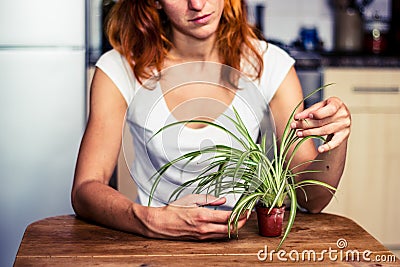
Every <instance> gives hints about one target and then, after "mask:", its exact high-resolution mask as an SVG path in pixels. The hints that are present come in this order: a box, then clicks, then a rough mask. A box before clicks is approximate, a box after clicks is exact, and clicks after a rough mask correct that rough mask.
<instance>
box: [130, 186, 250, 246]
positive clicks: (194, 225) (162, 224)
mask: <svg viewBox="0 0 400 267" xmlns="http://www.w3.org/2000/svg"><path fill="white" fill-rule="evenodd" d="M225 202H226V199H225V198H224V197H223V198H216V197H213V196H210V195H195V194H193V195H187V196H185V197H183V198H181V199H178V200H177V201H175V202H172V203H170V204H169V205H167V206H165V207H161V208H152V207H150V208H148V207H143V206H142V207H143V208H142V210H141V211H139V214H141V215H142V216H141V215H139V214H138V215H139V217H141V218H142V219H141V221H142V224H143V226H144V234H145V235H146V236H148V237H153V238H166V239H181V240H182V239H188V240H190V239H197V240H204V239H223V238H227V237H228V219H229V216H230V215H231V211H221V210H214V209H209V208H206V207H205V206H219V205H222V204H224V203H225ZM143 215H144V216H143ZM245 223H246V216H243V217H242V218H241V219H240V220H239V222H238V228H239V229H240V228H241V227H243V225H244V224H245ZM230 230H231V232H234V231H236V230H237V229H236V228H235V227H233V226H232V227H231V229H230Z"/></svg>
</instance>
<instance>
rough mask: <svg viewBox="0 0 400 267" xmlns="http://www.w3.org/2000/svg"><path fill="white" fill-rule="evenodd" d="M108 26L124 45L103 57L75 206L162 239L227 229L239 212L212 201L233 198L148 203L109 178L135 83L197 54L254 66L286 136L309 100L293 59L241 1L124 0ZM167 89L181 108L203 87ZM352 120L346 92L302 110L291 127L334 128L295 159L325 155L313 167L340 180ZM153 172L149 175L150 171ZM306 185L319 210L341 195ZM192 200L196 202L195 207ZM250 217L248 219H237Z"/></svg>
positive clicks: (223, 96)
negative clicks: (260, 31)
mask: <svg viewBox="0 0 400 267" xmlns="http://www.w3.org/2000/svg"><path fill="white" fill-rule="evenodd" d="M108 35H109V38H110V41H111V44H112V45H113V47H114V49H115V50H113V51H111V52H109V53H107V54H105V55H103V57H102V58H101V59H100V60H99V62H98V64H97V67H98V68H97V69H96V72H95V75H94V78H93V82H92V88H91V99H90V101H91V102H90V104H91V105H90V116H89V121H88V125H87V129H86V131H85V134H84V137H83V140H82V144H81V148H80V152H79V157H78V162H77V166H76V174H75V180H74V185H73V189H72V204H73V207H74V209H75V211H76V213H77V214H78V215H79V216H82V217H83V218H87V219H90V220H93V221H96V222H98V223H101V224H104V225H106V226H109V227H112V228H116V229H120V230H123V231H128V232H132V233H137V234H141V235H144V236H148V237H154V238H170V239H174V238H177V239H178V238H179V239H209V238H224V237H226V236H227V235H228V233H227V231H228V225H227V221H228V217H229V215H230V212H229V211H226V210H213V209H207V208H205V207H203V206H204V205H209V206H219V205H223V204H224V203H225V202H226V198H220V199H216V200H215V201H210V198H209V197H208V198H207V201H206V196H204V195H188V196H185V197H183V198H182V199H180V200H178V201H177V202H176V204H184V205H180V206H179V205H165V206H161V207H147V206H145V205H141V204H139V203H133V202H131V201H130V200H128V199H127V198H126V197H124V196H123V195H121V194H120V193H119V192H117V191H115V190H114V189H112V188H110V187H109V186H108V182H109V179H110V177H111V174H112V172H113V170H114V167H115V165H116V162H117V157H118V153H119V151H120V147H121V136H122V134H121V129H122V127H123V123H124V116H125V114H126V112H127V109H128V105H129V104H130V102H131V101H132V99H133V95H134V91H135V88H136V87H138V86H140V85H141V84H143V83H144V81H145V80H146V79H148V78H150V77H151V76H152V75H153V74H154V73H157V72H160V71H161V72H162V71H163V70H167V69H169V68H170V67H173V66H178V65H179V64H182V63H187V62H193V61H196V62H215V63H222V64H225V65H228V66H230V67H232V68H235V69H237V70H240V71H244V70H248V73H249V74H250V76H251V77H252V79H254V80H257V81H259V83H258V84H259V88H260V90H262V91H263V92H264V93H265V94H266V95H267V97H266V102H268V103H267V104H269V106H270V109H271V111H272V113H273V116H274V119H275V124H276V131H277V134H278V136H281V135H282V133H283V129H284V127H285V123H286V121H287V119H288V118H289V116H290V113H291V111H292V109H293V107H295V106H296V104H297V103H298V102H299V101H300V100H301V99H302V92H301V87H300V84H299V81H298V78H297V75H296V72H295V69H294V68H293V63H294V60H293V59H291V58H290V57H289V56H288V55H287V54H286V53H284V52H283V51H282V50H280V49H279V48H277V47H275V46H273V45H267V43H265V42H263V41H258V40H256V35H255V34H254V32H253V31H252V30H251V28H250V27H249V26H248V25H247V22H246V14H245V10H244V4H243V1H240V0H160V1H151V0H150V1H147V0H146V1H144V0H137V1H134V0H120V1H119V2H118V3H117V4H116V6H115V8H114V9H113V11H112V14H111V17H110V21H109V24H108ZM149 91H150V89H149ZM202 94H205V95H202V97H203V96H205V97H207V98H210V99H216V100H217V101H219V102H220V103H223V104H225V105H226V106H229V104H230V103H231V102H232V101H233V99H234V97H235V95H234V94H229V93H228V94H227V93H224V91H222V90H204V91H202ZM164 97H165V102H166V104H167V105H168V107H170V110H174V108H175V107H178V106H179V105H180V104H181V103H183V102H185V103H186V102H190V100H192V99H195V98H196V97H198V95H197V94H196V93H195V91H193V92H192V91H190V90H181V91H179V90H178V91H177V92H175V93H173V94H168V95H164ZM304 119H306V120H304ZM350 121H351V120H350V114H349V111H348V109H347V108H346V106H345V105H344V104H343V103H342V102H341V101H340V100H339V99H337V98H329V99H327V100H325V101H322V102H320V103H317V104H315V105H313V106H312V107H310V108H308V109H306V110H303V111H301V112H299V113H297V114H296V116H295V121H293V122H292V123H291V127H292V128H296V129H297V130H298V131H297V134H298V135H299V136H301V137H302V136H307V135H328V136H329V137H330V138H329V139H330V140H329V141H328V142H327V143H325V144H323V145H321V146H319V147H318V150H316V149H315V147H314V145H313V143H312V142H308V143H305V144H304V145H303V146H302V147H301V150H300V151H299V152H298V153H297V154H296V158H295V159H294V161H293V164H294V165H296V163H297V164H298V163H300V162H304V161H307V160H311V159H321V160H322V162H323V165H321V164H322V163H320V162H318V163H313V164H310V165H308V166H306V167H307V168H311V169H323V170H324V174H323V175H319V176H320V177H324V182H327V183H329V184H331V185H332V186H335V187H337V185H338V183H339V180H340V177H341V174H342V172H343V168H344V162H345V157H346V144H347V139H348V136H349V134H350ZM195 127H197V126H195ZM198 127H201V125H199V126H198ZM149 153H155V152H154V151H153V152H152V151H150V152H149ZM136 156H137V155H136ZM153 156H155V157H157V155H153ZM138 162H139V163H138V166H141V165H140V164H141V163H140V160H138ZM144 169H145V168H144ZM146 178H147V179H148V178H149V177H141V179H146ZM308 178H310V177H308ZM311 178H315V179H318V177H311ZM298 179H300V180H301V179H302V177H298ZM160 190H162V189H160ZM306 192H307V197H308V198H307V201H306V199H305V197H304V194H298V198H299V203H300V204H301V206H302V207H304V208H306V209H307V210H308V211H310V212H320V211H321V210H322V209H323V208H324V207H325V206H326V205H327V204H328V203H329V201H330V199H331V197H332V195H331V193H330V192H329V191H327V190H326V189H324V188H321V187H307V188H306ZM142 193H143V192H142ZM167 193H170V192H167ZM139 195H140V193H139ZM142 197H145V196H142ZM140 202H142V204H145V203H143V202H144V201H140ZM191 204H195V207H189V206H191ZM244 224H245V219H242V220H241V221H240V222H239V224H238V227H239V228H240V227H242V226H243V225H244Z"/></svg>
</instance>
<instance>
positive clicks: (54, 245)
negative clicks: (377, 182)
mask: <svg viewBox="0 0 400 267" xmlns="http://www.w3.org/2000/svg"><path fill="white" fill-rule="evenodd" d="M286 217H287V216H286ZM160 219H162V218H160ZM286 223H287V221H285V224H286ZM279 241H280V239H279V238H266V237H261V236H259V235H258V230H257V222H256V216H255V214H253V215H252V216H251V218H250V219H249V221H248V222H247V223H246V225H245V227H244V228H242V229H241V230H240V231H239V236H238V238H232V239H226V240H213V241H172V240H160V239H150V238H146V237H142V236H138V235H134V234H130V233H125V232H122V231H117V230H113V229H109V228H106V227H102V226H99V225H95V224H92V223H88V222H86V221H84V220H81V219H79V218H77V217H76V216H75V215H65V216H57V217H51V218H46V219H43V220H40V221H37V222H34V223H32V224H31V225H29V226H28V227H27V229H26V231H25V233H24V236H23V239H22V241H21V244H20V247H19V250H18V253H17V256H16V259H15V263H14V266H94V265H100V266H185V267H186V266H205V265H207V266H249V265H250V266H252V265H255V264H260V265H261V264H269V263H271V262H272V263H273V265H277V264H279V265H282V266H287V265H290V266H296V265H299V264H305V265H307V266H314V265H327V264H328V265H331V266H400V264H399V263H400V260H399V259H398V258H396V257H395V256H394V254H392V253H391V252H390V251H389V250H388V249H387V248H386V247H384V246H383V245H382V244H381V243H379V242H378V241H377V240H376V239H375V238H373V237H372V236H371V235H370V234H369V233H368V232H366V231H365V230H364V229H363V228H362V227H360V226H359V225H358V224H356V223H355V222H353V221H352V220H350V219H348V218H345V217H341V216H338V215H333V214H326V213H320V214H304V213H298V215H297V217H296V221H295V223H294V225H293V228H292V231H291V232H290V234H289V236H288V238H287V239H286V240H285V242H284V244H283V246H282V247H281V252H280V253H281V254H280V257H278V253H277V252H271V251H272V250H275V249H276V248H277V245H278V243H279ZM340 242H341V243H340ZM266 250H267V253H265V251H266ZM335 250H336V252H334V251H335ZM329 251H331V254H330V256H331V257H329V253H328V252H329ZM356 251H357V252H359V253H357V254H353V255H359V259H357V257H356V256H352V253H353V252H354V253H356ZM296 253H297V254H296ZM309 253H311V254H309ZM312 253H315V257H314V254H312ZM362 253H364V256H365V255H366V257H365V259H363V257H362ZM302 255H304V259H303V258H302V257H301V256H302ZM346 255H348V256H347V260H346V257H345V256H346ZM265 257H266V258H265ZM335 258H336V259H335ZM378 260H380V261H378ZM382 260H385V261H386V262H382ZM388 261H390V262H388Z"/></svg>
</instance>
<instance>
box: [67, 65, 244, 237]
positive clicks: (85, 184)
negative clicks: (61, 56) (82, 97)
mask: <svg viewBox="0 0 400 267" xmlns="http://www.w3.org/2000/svg"><path fill="white" fill-rule="evenodd" d="M126 109H127V105H126V102H125V101H124V99H123V97H122V95H121V94H120V92H119V91H118V89H117V88H116V86H115V85H114V83H113V82H112V81H111V80H110V79H109V78H108V76H107V75H106V74H105V73H104V72H103V71H101V70H99V69H97V70H96V72H95V75H94V78H93V82H92V88H91V97H90V114H89V120H88V124H87V128H86V131H85V134H84V137H83V139H82V143H81V147H80V151H79V156H78V161H77V165H76V171H75V178H74V183H73V188H72V192H71V200H72V205H73V208H74V210H75V212H76V214H77V215H79V216H81V217H83V218H86V219H89V220H91V221H95V222H97V223H100V224H102V225H105V226H108V227H111V228H115V229H119V230H123V231H127V232H132V233H137V234H141V235H145V236H149V237H155V238H184V239H207V238H224V237H226V236H227V234H228V225H227V221H228V218H229V215H230V212H227V211H216V210H210V209H207V208H203V207H198V206H201V205H204V204H206V203H205V202H204V201H205V200H204V199H205V198H204V196H198V195H193V196H190V197H186V198H185V199H183V200H181V202H179V203H178V205H168V206H165V207H162V208H149V207H145V206H141V205H139V204H136V203H133V202H132V201H130V200H129V199H128V198H126V197H125V196H124V195H122V194H121V193H119V192H118V191H116V190H114V189H113V188H111V187H110V186H108V182H109V180H110V177H111V174H112V172H113V170H114V168H115V166H116V163H117V158H118V154H119V151H120V147H121V141H122V127H123V123H124V117H125V112H126ZM209 199H210V198H208V200H209ZM224 202H225V199H221V200H218V201H216V202H214V203H212V204H210V205H221V204H223V203H224ZM182 203H185V205H186V206H190V205H191V204H195V205H192V206H193V207H186V208H185V207H181V206H182ZM244 223H245V220H242V221H241V222H240V223H239V227H242V226H243V225H244Z"/></svg>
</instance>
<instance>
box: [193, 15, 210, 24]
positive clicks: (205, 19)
mask: <svg viewBox="0 0 400 267" xmlns="http://www.w3.org/2000/svg"><path fill="white" fill-rule="evenodd" d="M210 19H211V13H210V14H207V15H203V16H198V17H196V18H194V19H191V20H189V21H191V22H194V23H196V24H206V23H207V22H208V21H209V20H210Z"/></svg>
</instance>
